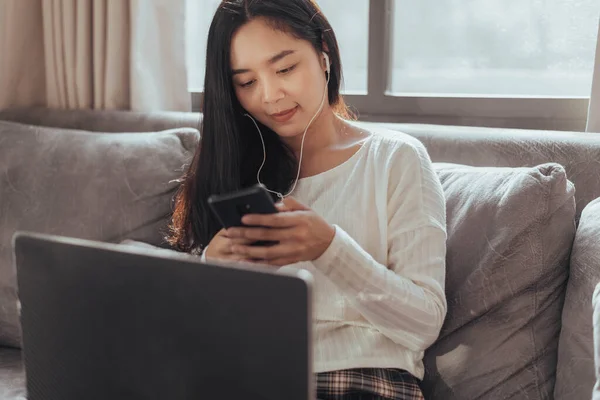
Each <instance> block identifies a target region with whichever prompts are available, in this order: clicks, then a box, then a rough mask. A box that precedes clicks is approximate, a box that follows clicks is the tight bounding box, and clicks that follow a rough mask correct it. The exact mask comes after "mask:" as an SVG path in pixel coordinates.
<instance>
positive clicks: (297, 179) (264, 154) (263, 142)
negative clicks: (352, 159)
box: [244, 72, 331, 200]
mask: <svg viewBox="0 0 600 400" xmlns="http://www.w3.org/2000/svg"><path fill="white" fill-rule="evenodd" d="M330 75H331V73H330V72H328V73H327V83H326V84H325V90H324V91H323V98H322V99H321V105H320V106H319V109H318V110H317V112H316V113H315V115H314V116H313V117H312V119H311V120H310V122H309V123H308V125H306V129H305V130H304V133H303V134H302V144H301V145H300V160H299V161H298V172H297V174H296V179H295V181H294V185H293V186H292V188H291V189H290V191H289V192H288V193H287V194H286V195H285V196H284V195H282V194H281V193H279V192H275V191H273V190H270V189H268V188H267V191H268V192H269V193H273V194H275V195H277V197H279V199H280V200H283V199H284V197H288V196H289V195H290V194H292V192H293V191H294V190H295V189H296V185H297V183H298V181H299V180H300V167H301V166H302V153H303V152H304V139H305V138H306V132H308V128H309V127H310V125H311V124H312V123H313V121H314V120H315V118H317V116H318V115H319V113H320V112H321V110H322V109H323V105H324V104H325V94H326V93H327V89H328V87H329V76H330ZM244 115H245V116H247V117H248V118H250V119H251V120H252V122H254V126H256V129H257V130H258V134H259V135H260V141H261V143H262V148H263V161H262V164H260V168H259V169H258V172H257V173H256V180H257V181H258V183H259V184H261V185H262V182H261V181H260V172H261V171H262V168H263V166H264V165H265V162H266V161H267V149H266V147H265V141H264V139H263V136H262V132H261V131H260V128H259V127H258V124H257V123H256V121H255V120H254V118H252V116H251V115H250V114H244ZM263 186H264V185H263Z"/></svg>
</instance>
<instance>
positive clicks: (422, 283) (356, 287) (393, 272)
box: [313, 143, 447, 351]
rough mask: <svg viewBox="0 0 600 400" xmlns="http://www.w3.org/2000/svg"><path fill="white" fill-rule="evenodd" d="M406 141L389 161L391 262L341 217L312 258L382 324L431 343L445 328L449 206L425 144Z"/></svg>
mask: <svg viewBox="0 0 600 400" xmlns="http://www.w3.org/2000/svg"><path fill="white" fill-rule="evenodd" d="M404 149H405V151H403V152H397V153H396V156H395V157H394V159H392V160H390V161H389V165H388V167H389V168H390V169H389V171H390V172H389V177H388V181H387V182H386V183H387V185H388V200H387V202H388V208H387V215H388V232H387V238H388V243H387V245H388V260H387V265H383V264H381V263H379V262H377V261H376V260H375V259H374V258H373V257H372V256H371V255H370V254H369V253H367V252H366V251H365V250H364V249H363V248H362V247H361V246H360V245H359V244H358V243H357V242H356V241H355V240H354V239H353V238H352V237H350V235H348V234H347V233H346V232H345V231H344V230H343V229H342V228H341V227H340V226H337V225H336V226H335V228H336V233H335V236H334V239H333V241H332V243H331V245H330V246H329V248H328V249H327V250H326V251H325V252H324V253H323V254H322V255H321V257H319V258H318V259H316V260H314V261H313V264H314V266H315V267H316V268H317V269H319V270H320V271H321V272H323V273H324V274H325V275H326V276H327V277H328V278H329V279H330V280H331V281H332V282H333V283H334V284H335V285H336V286H337V287H338V288H339V289H340V291H341V292H342V293H343V294H344V295H345V296H346V297H347V298H348V299H350V301H351V302H352V304H353V305H354V306H355V307H356V308H357V310H358V311H359V312H360V313H361V314H362V315H363V317H364V318H365V319H367V320H368V321H369V322H370V323H371V324H373V325H374V327H375V329H377V330H379V331H380V332H381V333H383V334H384V335H385V336H387V337H389V338H390V339H391V340H393V341H394V342H396V343H398V344H400V345H403V346H404V347H406V348H408V349H410V350H413V351H424V350H425V349H426V348H427V347H429V346H430V345H431V344H432V343H433V342H434V341H435V340H436V339H437V337H438V336H439V332H440V329H441V327H442V324H443V321H444V318H445V316H446V311H447V303H446V297H445V292H444V286H445V258H446V209H445V200H444V195H443V190H442V186H441V183H440V181H439V178H438V177H437V175H436V174H435V172H434V171H433V168H432V164H431V160H430V158H429V155H428V154H427V152H426V150H425V148H424V147H423V146H422V145H421V144H420V143H418V144H407V145H405V146H404Z"/></svg>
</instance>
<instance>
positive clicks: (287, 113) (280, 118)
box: [270, 106, 298, 123]
mask: <svg viewBox="0 0 600 400" xmlns="http://www.w3.org/2000/svg"><path fill="white" fill-rule="evenodd" d="M297 110H298V106H296V107H294V108H290V109H288V110H284V111H282V112H280V113H277V114H271V115H270V117H271V118H272V119H273V120H275V121H276V122H279V123H282V122H287V121H289V120H290V119H292V117H293V116H294V114H296V111H297Z"/></svg>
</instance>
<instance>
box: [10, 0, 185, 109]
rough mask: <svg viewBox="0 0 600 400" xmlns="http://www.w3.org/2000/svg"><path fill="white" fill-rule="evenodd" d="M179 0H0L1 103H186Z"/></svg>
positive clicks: (176, 106) (95, 105)
mask: <svg viewBox="0 0 600 400" xmlns="http://www.w3.org/2000/svg"><path fill="white" fill-rule="evenodd" d="M184 20H185V0H117V1H115V0H2V1H0V57H1V58H0V87H1V88H3V89H2V90H1V91H0V109H3V108H8V107H16V106H46V107H51V108H63V109H81V108H88V109H130V110H139V111H142V110H144V111H154V110H170V111H190V109H191V99H190V95H189V92H188V89H187V74H186V69H185V68H186V66H185V64H186V63H185V24H184Z"/></svg>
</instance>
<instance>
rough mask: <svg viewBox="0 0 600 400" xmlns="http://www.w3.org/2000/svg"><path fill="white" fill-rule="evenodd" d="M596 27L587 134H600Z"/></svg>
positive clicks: (599, 52)
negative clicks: (594, 58)
mask: <svg viewBox="0 0 600 400" xmlns="http://www.w3.org/2000/svg"><path fill="white" fill-rule="evenodd" d="M598 25H599V26H598V42H597V43H596V61H595V64H594V78H593V80H592V96H591V98H590V108H589V112H588V121H587V128H586V131H587V132H600V23H599V24H598Z"/></svg>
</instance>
